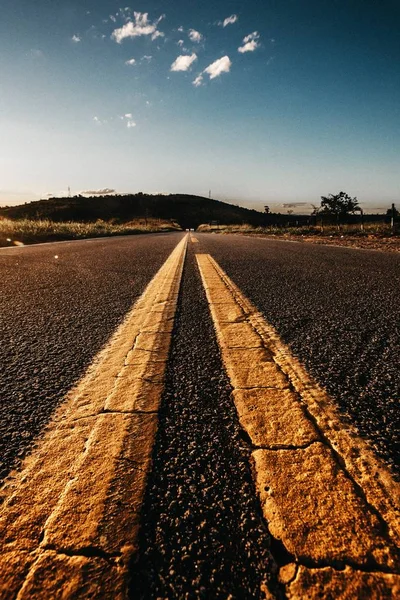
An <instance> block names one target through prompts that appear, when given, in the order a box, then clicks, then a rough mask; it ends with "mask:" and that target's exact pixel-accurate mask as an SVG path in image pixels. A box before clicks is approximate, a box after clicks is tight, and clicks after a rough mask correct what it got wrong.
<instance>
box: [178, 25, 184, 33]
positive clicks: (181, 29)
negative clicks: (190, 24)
mask: <svg viewBox="0 0 400 600" xmlns="http://www.w3.org/2000/svg"><path fill="white" fill-rule="evenodd" d="M178 31H180V32H181V33H182V31H185V30H184V29H183V27H182V25H181V26H180V27H178Z"/></svg>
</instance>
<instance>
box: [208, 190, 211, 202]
mask: <svg viewBox="0 0 400 600" xmlns="http://www.w3.org/2000/svg"><path fill="white" fill-rule="evenodd" d="M208 199H209V200H211V190H208Z"/></svg>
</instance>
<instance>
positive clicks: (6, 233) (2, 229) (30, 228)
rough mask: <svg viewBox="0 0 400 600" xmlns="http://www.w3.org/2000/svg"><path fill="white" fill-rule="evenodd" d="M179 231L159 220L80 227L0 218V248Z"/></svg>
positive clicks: (78, 224)
mask: <svg viewBox="0 0 400 600" xmlns="http://www.w3.org/2000/svg"><path fill="white" fill-rule="evenodd" d="M180 229H181V228H180V227H179V225H178V224H177V223H175V222H173V221H163V220H161V219H146V220H145V219H135V220H133V221H129V222H127V223H114V222H112V221H101V220H99V221H96V222H95V223H81V222H77V221H67V222H55V221H50V220H48V219H38V220H33V219H19V220H11V219H1V218H0V247H4V246H24V245H25V244H38V243H40V242H57V241H62V240H80V239H85V238H92V237H104V236H114V235H133V234H137V233H159V232H166V231H179V230H180Z"/></svg>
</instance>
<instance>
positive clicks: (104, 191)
mask: <svg viewBox="0 0 400 600" xmlns="http://www.w3.org/2000/svg"><path fill="white" fill-rule="evenodd" d="M80 193H81V194H88V195H89V196H103V195H104V194H115V190H114V189H112V188H103V189H101V190H84V191H83V192H80Z"/></svg>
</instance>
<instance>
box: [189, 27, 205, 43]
mask: <svg viewBox="0 0 400 600" xmlns="http://www.w3.org/2000/svg"><path fill="white" fill-rule="evenodd" d="M188 36H189V39H190V41H191V42H196V43H197V44H199V43H200V42H201V40H202V39H203V36H202V34H201V33H200V31H196V30H195V29H189V32H188Z"/></svg>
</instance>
